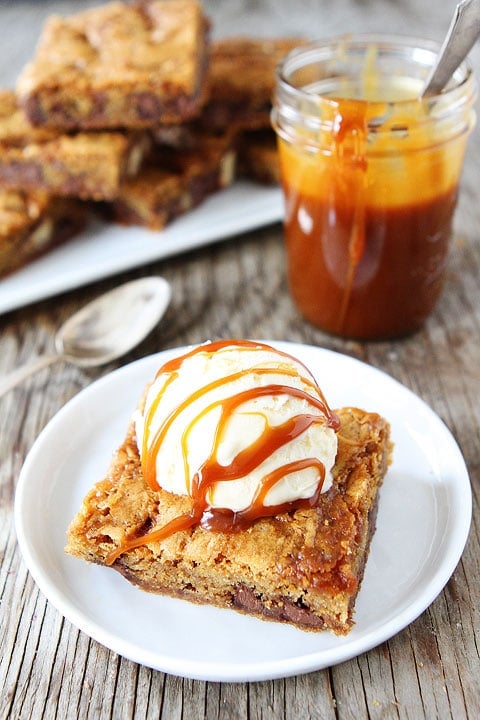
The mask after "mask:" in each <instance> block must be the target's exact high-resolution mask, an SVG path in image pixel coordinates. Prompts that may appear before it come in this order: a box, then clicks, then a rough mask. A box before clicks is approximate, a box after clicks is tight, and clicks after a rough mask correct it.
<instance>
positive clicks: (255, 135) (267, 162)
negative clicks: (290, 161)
mask: <svg viewBox="0 0 480 720" xmlns="http://www.w3.org/2000/svg"><path fill="white" fill-rule="evenodd" d="M237 166H238V174H239V176H240V177H246V178H248V179H250V180H256V181H257V182H259V183H262V184H263V185H279V184H280V162H279V158H278V150H277V139H276V136H275V133H274V132H273V130H267V129H260V130H246V131H245V132H243V133H241V134H240V136H239V139H238V163H237Z"/></svg>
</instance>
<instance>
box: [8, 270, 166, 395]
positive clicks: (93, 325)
mask: <svg viewBox="0 0 480 720" xmlns="http://www.w3.org/2000/svg"><path fill="white" fill-rule="evenodd" d="M170 298H171V289H170V285H169V284H168V283H167V281H166V280H164V279H163V278H160V277H146V278H140V279H139V280H132V281H131V282H128V283H126V284H124V285H120V286H119V287H117V288H115V289H114V290H111V291H110V292H107V293H105V294H104V295H101V296H100V297H98V298H96V299H95V300H93V301H92V302H90V303H88V305H85V307H83V308H82V309H81V310H79V311H78V312H76V313H75V314H74V315H72V317H70V318H69V319H68V320H67V321H66V322H65V323H64V324H63V325H62V326H61V327H60V329H59V330H58V331H57V333H56V335H55V350H56V353H55V354H52V355H44V356H41V357H39V358H37V359H36V360H34V361H33V362H31V363H28V364H27V365H23V366H22V367H20V368H18V369H17V370H14V371H13V372H12V373H10V374H9V375H6V376H5V377H4V378H2V379H0V397H1V396H2V395H4V394H5V393H7V392H8V391H9V390H11V389H12V388H14V387H15V386H16V385H18V383H20V382H22V381H23V380H25V378H27V377H29V375H31V374H33V373H35V372H37V371H38V370H41V369H42V368H44V367H47V366H48V365H51V364H52V363H55V362H59V361H63V362H69V363H73V364H74V365H79V366H81V367H94V366H98V365H104V364H105V363H107V362H110V361H111V360H115V359H116V358H118V357H121V356H122V355H125V353H127V352H128V351H129V350H131V349H132V348H134V347H135V346H136V345H138V344H139V343H140V342H141V341H142V340H143V339H144V338H145V337H146V336H147V335H148V334H149V333H150V332H151V331H152V330H153V328H154V327H155V325H156V324H157V323H158V322H159V320H160V318H161V317H162V315H163V314H164V313H165V310H166V309H167V307H168V304H169V302H170Z"/></svg>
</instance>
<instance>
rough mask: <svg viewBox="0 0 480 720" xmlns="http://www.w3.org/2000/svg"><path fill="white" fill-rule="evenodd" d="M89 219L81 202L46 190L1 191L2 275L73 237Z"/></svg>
mask: <svg viewBox="0 0 480 720" xmlns="http://www.w3.org/2000/svg"><path fill="white" fill-rule="evenodd" d="M85 220H86V217H85V208H84V206H83V204H82V203H81V202H80V201H78V200H74V199H72V198H55V197H52V196H51V195H48V194H47V193H45V192H42V191H37V192H33V191H32V192H25V191H23V190H2V191H0V276H2V277H3V276H4V275H8V274H9V273H11V272H13V271H14V270H18V269H19V268H21V267H22V266H23V265H25V264H27V263H28V262H30V261H31V260H34V259H35V258H36V257H38V256H40V255H42V254H43V253H45V252H47V251H48V250H50V249H51V248H53V247H55V246H56V245H58V244H59V243H61V242H63V241H65V240H67V239H68V238H70V237H72V235H74V234H75V233H77V232H79V231H80V230H81V229H82V228H83V227H84V225H85Z"/></svg>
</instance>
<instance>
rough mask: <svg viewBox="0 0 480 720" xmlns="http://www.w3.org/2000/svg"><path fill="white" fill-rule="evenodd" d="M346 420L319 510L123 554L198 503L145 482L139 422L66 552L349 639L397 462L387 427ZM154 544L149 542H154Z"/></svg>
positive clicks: (358, 418) (198, 532) (174, 589)
mask: <svg viewBox="0 0 480 720" xmlns="http://www.w3.org/2000/svg"><path fill="white" fill-rule="evenodd" d="M335 412H336V413H337V415H338V416H339V418H340V429H339V431H338V452H337V458H336V462H335V466H334V469H333V486H332V488H331V489H330V490H329V491H328V492H326V493H324V494H321V495H320V497H319V500H318V503H317V505H316V506H314V507H309V508H305V509H299V510H295V511H290V512H285V513H282V514H280V515H277V516H273V517H266V518H261V519H259V520H257V521H256V522H255V523H254V524H253V525H251V526H250V527H248V528H247V529H245V530H239V531H237V532H222V531H211V530H207V529H204V528H203V527H201V526H200V525H198V526H196V527H194V528H193V529H192V528H190V529H188V530H181V531H178V532H176V533H174V534H172V535H169V536H168V537H167V538H165V539H163V540H160V541H153V540H152V541H147V542H145V543H144V544H141V545H139V546H138V547H134V548H132V549H130V550H127V551H126V552H122V553H121V554H118V556H117V555H116V550H117V551H118V549H119V548H120V550H122V547H123V546H124V545H125V543H127V544H128V542H129V541H131V540H132V539H133V538H138V537H141V536H143V535H145V533H148V532H149V531H150V530H152V528H156V527H162V526H164V525H166V524H167V523H168V522H169V521H170V520H172V518H175V517H178V516H180V515H182V514H184V513H188V512H189V511H190V510H191V506H192V500H191V498H189V497H187V496H179V495H173V494H171V493H168V492H166V491H164V490H159V491H153V490H152V489H151V488H150V487H149V485H148V484H147V483H146V481H145V479H144V477H143V474H142V468H141V463H140V459H139V454H138V449H137V444H136V440H135V437H134V433H133V428H132V427H131V428H130V429H129V431H128V433H127V436H126V438H125V441H124V442H123V444H122V445H121V447H120V448H119V449H118V451H117V453H116V454H115V456H114V458H113V461H112V464H111V467H110V469H109V472H108V474H107V476H106V478H105V479H104V480H102V481H100V482H99V483H98V484H97V485H95V486H94V488H93V489H92V490H91V491H90V492H89V493H88V494H87V496H86V498H85V500H84V502H83V506H82V508H81V510H80V512H79V513H78V515H77V516H76V517H75V518H74V519H73V521H72V523H71V525H70V528H69V530H68V544H67V547H66V550H67V552H68V553H70V554H72V555H75V556H77V557H80V558H83V559H85V560H88V561H90V562H93V563H97V564H99V565H107V564H109V563H110V562H111V560H110V559H109V558H111V557H112V552H113V553H114V556H115V558H116V559H115V560H114V562H113V565H112V567H113V568H114V569H115V570H118V572H120V573H122V575H124V576H125V577H126V578H127V579H128V580H129V581H130V582H132V583H134V584H135V585H137V586H138V587H140V588H141V589H143V590H146V591H149V592H155V593H162V594H167V595H171V596H174V597H178V598H183V599H185V600H190V601H192V602H196V603H203V604H205V603H206V604H211V605H216V606H218V607H224V608H232V609H235V610H239V611H240V612H244V613H248V614H251V615H255V616H257V617H260V618H264V619H268V620H277V621H281V622H287V623H291V624H293V625H295V626H297V627H299V628H301V629H304V630H322V629H330V630H332V631H333V632H334V633H337V634H339V635H344V634H346V633H348V632H349V630H350V628H351V627H352V624H353V614H354V605H355V599H356V597H357V594H358V591H359V588H360V584H361V581H362V577H363V572H364V568H365V563H366V561H367V557H368V553H369V547H370V539H371V537H372V535H373V533H374V530H375V521H376V512H377V505H378V497H379V489H380V486H381V484H382V481H383V477H384V475H385V473H386V469H387V466H388V463H389V461H390V453H391V442H390V436H389V433H390V429H389V425H388V423H387V422H386V421H385V420H384V419H383V418H382V417H380V416H379V415H377V414H375V413H368V412H365V411H363V410H359V409H357V408H343V409H340V410H337V411H335ZM147 540H148V539H147Z"/></svg>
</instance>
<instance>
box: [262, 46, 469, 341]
mask: <svg viewBox="0 0 480 720" xmlns="http://www.w3.org/2000/svg"><path fill="white" fill-rule="evenodd" d="M438 50H439V48H438V46H437V45H436V44H435V43H430V42H428V41H423V40H422V41H419V40H412V39H410V38H402V37H387V38H385V37H379V36H375V35H362V36H347V37H343V38H337V39H334V40H332V41H328V42H316V43H312V44H309V45H304V46H302V47H299V48H297V49H296V50H294V51H292V52H291V53H290V54H289V55H287V57H286V58H285V60H284V61H283V62H282V63H281V65H280V66H279V68H278V73H277V86H276V92H275V98H274V106H273V110H272V124H273V127H274V129H275V131H276V133H277V137H278V146H279V156H280V167H281V177H282V185H283V190H284V197H285V222H284V226H285V240H286V249H287V264H288V278H289V285H290V289H291V293H292V296H293V298H294V301H295V302H296V304H297V306H298V308H299V310H300V312H301V313H302V314H303V315H304V317H305V318H306V319H307V320H309V321H310V322H312V323H313V324H314V325H316V326H318V327H320V328H321V329H323V330H326V331H328V332H330V333H334V334H336V335H340V336H344V337H350V338H357V339H381V338H394V337H399V336H402V335H405V334H408V333H411V332H413V331H415V330H417V329H418V328H419V327H420V326H421V325H422V323H423V321H424V320H425V319H426V318H427V316H428V315H429V314H430V312H431V311H432V309H433V308H434V305H435V303H436V301H437V299H438V297H439V295H440V292H441V289H442V285H443V279H444V275H445V267H446V261H447V254H448V244H449V239H450V235H451V230H452V218H453V213H454V209H455V205H456V199H457V191H458V184H459V180H460V175H461V171H462V165H463V159H464V155H465V146H466V142H467V138H468V135H469V133H470V131H471V130H472V128H473V126H474V123H475V113H474V111H473V109H472V106H473V103H474V100H475V95H476V85H475V80H474V77H473V74H472V70H471V68H470V65H469V64H468V63H463V64H462V65H461V66H460V68H459V69H458V70H457V72H456V73H455V75H454V77H453V79H452V81H451V82H450V84H449V85H448V87H447V88H446V90H444V91H443V92H442V93H441V94H440V95H437V96H434V97H429V98H426V99H420V94H421V92H422V88H423V87H424V85H425V82H426V79H427V77H428V75H429V72H430V70H431V68H432V66H433V64H434V61H435V58H436V55H437V53H438Z"/></svg>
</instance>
